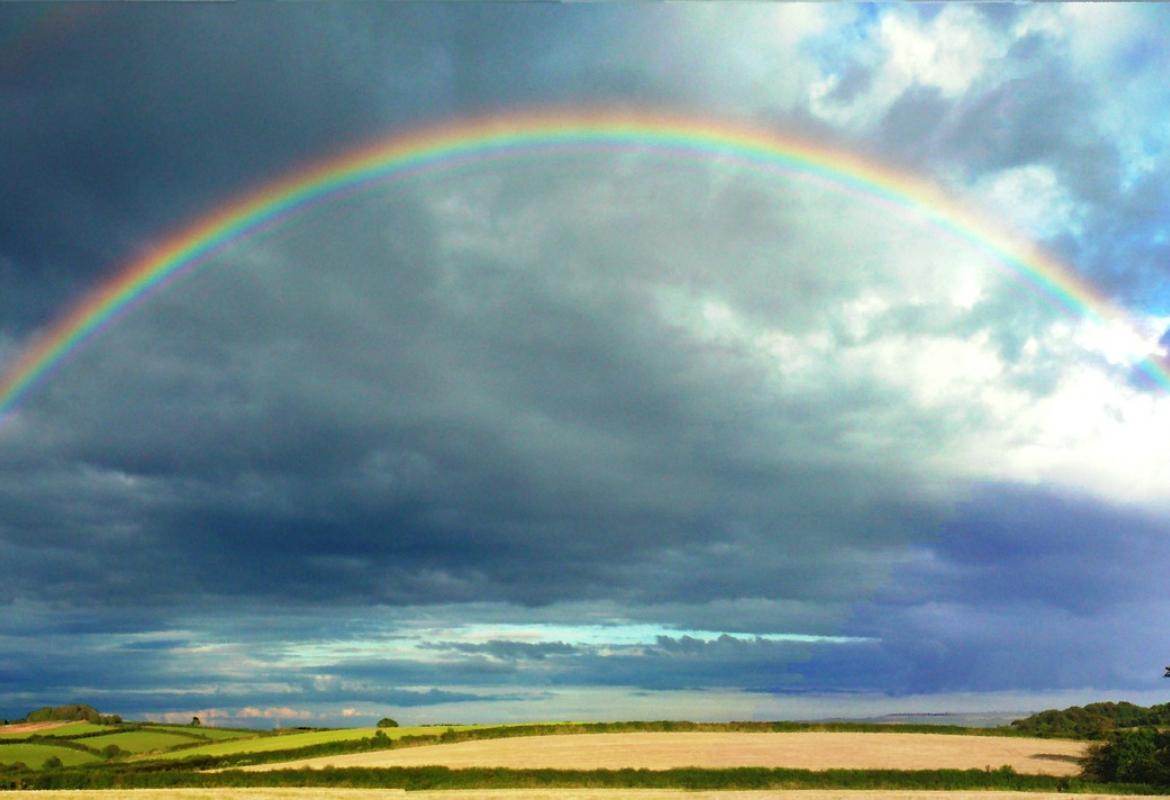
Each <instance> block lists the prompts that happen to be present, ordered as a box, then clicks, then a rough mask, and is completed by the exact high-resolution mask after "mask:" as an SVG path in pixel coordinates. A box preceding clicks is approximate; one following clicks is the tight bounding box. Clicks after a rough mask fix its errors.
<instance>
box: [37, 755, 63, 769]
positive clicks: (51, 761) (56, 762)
mask: <svg viewBox="0 0 1170 800" xmlns="http://www.w3.org/2000/svg"><path fill="white" fill-rule="evenodd" d="M61 766H62V765H61V759H59V758H57V756H49V757H48V758H46V759H45V763H44V764H42V765H41V769H59V768H60V767H61Z"/></svg>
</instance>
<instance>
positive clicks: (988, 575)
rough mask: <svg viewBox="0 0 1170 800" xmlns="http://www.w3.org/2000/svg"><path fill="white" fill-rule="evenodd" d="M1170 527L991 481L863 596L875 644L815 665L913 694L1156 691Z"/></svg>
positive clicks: (832, 675)
mask: <svg viewBox="0 0 1170 800" xmlns="http://www.w3.org/2000/svg"><path fill="white" fill-rule="evenodd" d="M1165 532H1166V524H1165V521H1164V520H1162V519H1160V518H1158V517H1156V516H1154V515H1152V514H1150V513H1148V512H1142V511H1137V510H1133V511H1127V510H1124V509H1118V508H1116V507H1112V506H1110V505H1107V504H1103V503H1100V502H1098V501H1092V500H1088V499H1085V498H1083V497H1076V496H1069V495H1066V494H1059V493H1052V492H1047V491H1043V490H1034V489H1033V490H1028V489H1023V488H1019V487H1014V488H1013V487H1003V486H993V487H986V488H985V489H983V490H981V491H980V492H979V493H978V494H977V495H976V496H974V497H973V498H972V499H971V500H970V501H968V502H967V503H965V504H964V505H962V506H961V507H960V508H958V509H956V516H955V517H954V519H953V520H951V521H950V522H948V523H946V524H945V525H944V527H943V530H942V532H941V534H940V536H939V537H938V539H937V540H936V541H935V542H934V543H933V544H932V545H931V546H930V547H929V548H926V549H924V550H923V551H922V552H921V553H920V555H919V557H917V558H915V559H912V560H910V561H909V562H908V563H907V564H906V566H904V567H903V568H902V569H900V570H898V571H897V572H896V573H895V577H894V579H893V580H891V581H890V583H889V584H888V585H887V587H886V588H885V589H883V590H882V591H881V592H879V593H878V596H877V597H876V598H875V599H874V600H873V601H871V603H868V604H862V606H861V607H860V608H861V611H860V613H859V618H858V620H857V622H856V628H854V630H855V632H856V633H859V634H862V635H867V636H872V637H874V639H875V641H874V642H873V643H870V644H863V645H858V646H857V647H855V648H853V649H851V650H844V649H843V650H842V651H841V653H842V654H843V655H845V656H850V655H858V656H860V657H859V658H857V659H853V658H848V657H846V658H838V659H824V658H817V659H814V660H813V661H811V662H810V666H811V669H810V670H809V672H808V673H806V674H807V675H809V676H810V677H812V676H820V677H819V678H818V680H825V681H826V682H827V684H828V685H832V684H834V683H844V684H847V685H851V686H858V687H865V686H870V687H874V688H879V687H881V688H884V689H886V690H888V691H901V692H914V691H922V690H924V689H926V690H927V691H988V690H1003V689H1013V688H1025V689H1033V690H1036V689H1044V688H1052V687H1057V688H1075V687H1081V686H1099V687H1105V686H1111V687H1117V688H1128V689H1142V690H1148V689H1151V688H1156V678H1157V675H1156V674H1155V670H1154V668H1153V666H1151V665H1152V664H1153V661H1156V658H1152V656H1153V654H1155V653H1159V652H1164V648H1165V647H1166V646H1167V645H1168V644H1170V641H1168V639H1167V636H1166V634H1165V632H1164V631H1163V630H1162V629H1161V628H1159V626H1158V624H1157V620H1158V619H1159V618H1161V615H1162V614H1163V613H1164V610H1165V602H1164V597H1163V594H1162V592H1161V589H1160V578H1159V577H1158V576H1161V575H1164V574H1165V572H1166V570H1167V569H1170V544H1168V543H1167V541H1166V536H1165ZM830 662H832V663H830ZM801 671H803V668H802V669H801Z"/></svg>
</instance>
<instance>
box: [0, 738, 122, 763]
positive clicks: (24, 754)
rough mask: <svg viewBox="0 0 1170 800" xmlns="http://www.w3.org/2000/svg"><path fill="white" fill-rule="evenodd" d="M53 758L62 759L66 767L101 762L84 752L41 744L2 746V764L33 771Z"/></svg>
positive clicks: (91, 754)
mask: <svg viewBox="0 0 1170 800" xmlns="http://www.w3.org/2000/svg"><path fill="white" fill-rule="evenodd" d="M53 756H56V757H57V758H59V759H61V763H62V764H63V765H64V766H66V767H76V766H79V765H81V764H89V763H92V762H94V761H99V760H100V759H99V758H98V756H96V755H95V754H93V753H87V752H86V751H84V750H74V749H73V748H71V747H57V746H56V745H52V744H42V743H40V742H29V743H24V742H21V743H20V744H6V745H0V764H15V763H17V762H20V763H23V764H24V765H25V766H27V767H30V768H32V769H40V768H41V765H42V764H44V763H45V761H46V760H48V759H49V758H52V757H53Z"/></svg>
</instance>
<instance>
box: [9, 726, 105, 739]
mask: <svg viewBox="0 0 1170 800" xmlns="http://www.w3.org/2000/svg"><path fill="white" fill-rule="evenodd" d="M112 730H117V728H116V727H113V726H110V725H95V724H94V723H92V722H72V723H70V724H68V725H62V726H61V727H60V728H49V729H47V730H40V731H26V732H24V733H6V732H0V740H12V739H28V738H30V737H32V736H79V735H81V734H83V733H98V732H99V731H112Z"/></svg>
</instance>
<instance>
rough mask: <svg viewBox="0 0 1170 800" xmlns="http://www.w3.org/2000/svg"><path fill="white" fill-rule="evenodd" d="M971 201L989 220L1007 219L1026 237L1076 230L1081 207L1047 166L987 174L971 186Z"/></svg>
mask: <svg viewBox="0 0 1170 800" xmlns="http://www.w3.org/2000/svg"><path fill="white" fill-rule="evenodd" d="M972 195H973V197H972V200H973V202H974V203H976V204H978V205H979V206H981V207H982V208H983V209H984V210H985V211H986V213H987V216H988V218H989V219H997V220H1004V221H1006V220H1010V221H1011V222H1010V224H1011V227H1012V228H1014V229H1015V230H1017V231H1019V233H1020V234H1021V235H1022V236H1025V237H1028V238H1030V239H1046V238H1049V237H1052V236H1055V235H1057V234H1062V233H1068V232H1071V233H1074V234H1075V233H1080V231H1081V228H1082V222H1083V219H1084V215H1085V209H1083V208H1082V207H1081V206H1080V205H1079V204H1078V203H1077V202H1076V201H1074V199H1073V198H1072V196H1071V195H1070V194H1069V192H1068V191H1067V189H1066V188H1065V187H1064V186H1063V185H1062V184H1061V182H1060V179H1059V178H1058V177H1057V175H1056V173H1055V172H1054V171H1053V170H1052V169H1051V168H1050V167H1047V166H1043V165H1039V164H1028V165H1025V166H1021V167H1013V168H1011V169H1006V170H1001V171H999V172H994V173H989V174H987V175H984V176H983V177H981V178H980V179H979V181H978V182H977V183H976V184H975V186H974V187H973V189H972Z"/></svg>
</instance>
